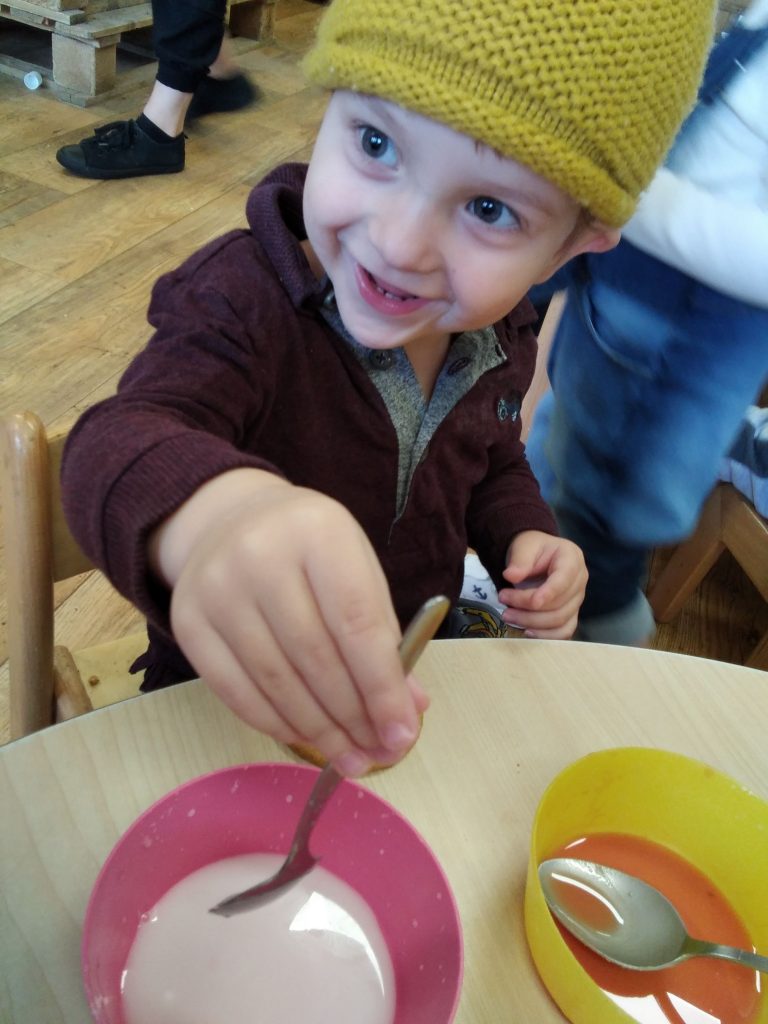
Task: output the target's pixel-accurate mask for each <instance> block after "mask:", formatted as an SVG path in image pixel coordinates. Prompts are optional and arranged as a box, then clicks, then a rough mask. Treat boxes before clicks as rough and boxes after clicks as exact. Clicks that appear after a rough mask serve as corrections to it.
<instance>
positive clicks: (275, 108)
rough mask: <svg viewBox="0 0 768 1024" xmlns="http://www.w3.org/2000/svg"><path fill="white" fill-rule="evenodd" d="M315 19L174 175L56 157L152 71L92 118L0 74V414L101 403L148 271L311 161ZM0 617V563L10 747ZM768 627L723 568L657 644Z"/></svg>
mask: <svg viewBox="0 0 768 1024" xmlns="http://www.w3.org/2000/svg"><path fill="white" fill-rule="evenodd" d="M321 13H322V8H318V7H317V6H316V5H313V4H311V3H308V2H306V0H278V4H277V20H276V39H275V41H274V43H271V44H269V45H265V44H258V43H253V42H251V41H248V40H235V41H234V44H235V50H236V52H238V53H239V56H240V60H241V63H242V64H243V66H244V67H245V68H246V69H247V70H248V71H249V73H251V74H252V75H253V77H254V78H255V79H256V80H257V81H258V83H259V85H260V86H261V88H262V89H263V91H264V100H263V101H262V102H261V103H260V104H259V105H258V106H256V107H253V108H251V109H249V110H246V111H242V112H239V113H236V114H227V115H217V116H216V117H211V118H207V119H204V120H203V121H201V122H200V123H199V125H196V126H195V127H194V128H192V129H190V130H189V132H188V135H189V139H188V142H187V169H186V170H185V171H184V172H183V173H182V174H178V175H166V176H160V177H154V178H144V179H141V178H138V179H130V180H127V181H122V182H120V181H115V182H95V181H86V180H83V179H79V178H75V177H72V176H69V175H68V174H67V173H66V172H65V171H63V170H62V169H61V168H60V167H59V165H58V164H57V163H56V161H55V159H54V154H55V152H56V150H57V149H58V148H59V147H60V146H62V145H65V144H66V143H70V142H77V141H79V140H80V139H81V138H82V137H83V136H85V135H88V134H90V132H91V130H92V127H93V126H94V125H97V124H101V123H104V122H105V121H109V120H114V119H115V118H120V117H126V116H135V114H136V113H137V112H138V111H139V110H140V108H141V106H142V104H143V101H144V99H145V98H146V96H147V94H148V91H149V88H150V85H151V82H152V80H153V76H154V66H153V65H152V64H146V65H144V66H136V67H133V68H132V69H130V70H125V71H123V72H121V74H120V76H119V78H118V88H117V90H116V91H115V92H114V93H113V94H112V96H111V97H110V98H109V99H107V100H106V101H103V102H100V103H97V104H96V105H94V106H91V107H88V108H79V107H74V106H68V105H66V104H64V103H62V102H60V101H58V100H56V99H55V98H53V97H52V96H51V95H50V94H49V93H46V91H45V89H41V90H39V91H37V92H29V91H28V90H27V89H25V88H24V86H23V85H22V83H21V82H20V81H19V80H18V79H14V78H9V77H3V76H0V323H1V324H2V329H1V333H0V410H2V411H3V412H5V411H9V410H12V409H22V408H30V409H34V410H35V411H37V412H38V413H39V414H40V416H41V417H42V419H43V420H44V422H45V423H46V424H47V425H49V426H54V425H60V424H66V423H70V422H71V421H72V420H73V419H74V418H75V417H76V416H77V414H78V413H79V412H80V411H81V410H83V409H85V408H86V407H88V406H89V405H90V404H92V403H93V402H94V401H96V400H97V399H99V398H102V397H103V396H106V395H108V394H110V393H111V392H112V391H113V390H114V388H115V385H116V382H117V379H118V376H119V375H120V373H121V372H122V371H123V369H124V368H125V366H126V364H127V363H128V361H129V360H130V359H131V357H132V356H133V355H134V353H135V352H136V351H137V350H138V349H139V348H140V347H141V346H143V344H144V343H145V342H146V340H147V337H148V329H147V325H146V320H145V313H146V307H147V302H148V298H149V292H150V288H151V286H152V284H153V282H154V281H155V279H156V278H157V277H158V275H160V274H161V273H164V272H165V271H168V270H170V269H172V268H173V267H175V266H176V265H177V264H178V263H179V262H180V261H181V260H182V259H183V258H184V257H185V256H187V255H188V254H189V253H191V252H193V251H194V250H195V249H197V248H199V247H200V245H202V244H203V243H205V242H206V241H208V240H209V239H210V238H212V237H214V236H216V235H218V234H220V233H221V232H223V231H226V230H228V229H230V228H232V227H235V226H238V225H242V224H243V223H244V206H245V200H246V196H247V195H248V192H249V189H250V188H251V187H252V186H253V185H254V184H255V183H256V182H257V181H258V180H259V179H260V178H261V176H262V175H263V174H264V173H265V172H266V171H267V170H268V169H269V168H270V167H272V166H273V165H274V164H276V163H279V162H281V161H285V160H292V159H306V158H307V157H308V155H309V151H310V147H311V141H312V138H313V133H314V130H315V128H316V125H317V123H318V121H319V118H320V115H321V113H322V109H323V106H324V102H325V101H324V98H323V96H322V95H321V94H320V93H319V92H318V91H316V90H314V89H313V88H311V87H307V86H306V85H305V83H304V81H303V78H302V75H301V71H300V69H299V68H298V66H297V65H298V58H299V56H300V55H301V53H302V52H303V51H304V50H305V48H306V46H307V44H308V41H309V39H310V37H311V33H312V29H313V26H314V24H315V22H316V20H317V18H318V17H319V15H320V14H321ZM723 588H726V589H723ZM731 590H735V592H736V594H737V595H741V596H740V597H739V599H738V600H736V599H734V597H733V595H732V593H731V592H730V591H731ZM58 600H59V615H58V626H59V630H60V632H59V636H58V640H59V642H63V643H69V644H71V645H73V646H83V645H87V644H91V643H96V642H98V641H99V640H102V639H109V638H112V637H116V636H119V635H124V634H126V633H129V632H133V631H135V629H136V628H137V624H138V617H137V615H136V613H135V612H133V611H132V610H131V609H130V608H129V607H128V606H127V605H126V604H125V602H123V601H122V600H121V599H119V598H117V597H116V596H114V595H113V593H112V592H111V591H109V589H108V588H107V586H106V584H105V583H104V581H103V580H102V579H101V578H100V577H99V576H98V575H97V574H92V575H91V576H88V577H86V578H84V579H82V580H80V581H76V582H75V583H74V584H71V583H70V584H67V585H66V586H64V587H63V588H62V589H61V591H60V593H59V594H58ZM4 621H5V583H4V572H3V560H2V553H1V552H0V742H2V741H3V740H4V739H5V738H6V737H7V671H6V667H5V657H6V653H5V652H6V647H5V635H4V630H3V628H2V624H3V623H4ZM761 623H762V625H761ZM766 625H768V623H765V609H764V607H763V606H762V605H761V604H760V603H759V602H757V601H756V600H755V597H754V594H753V593H752V594H750V591H749V589H747V588H746V587H745V586H742V583H741V576H740V574H739V573H738V572H733V571H731V572H730V575H729V574H728V571H727V570H726V572H725V575H723V576H722V580H720V577H719V576H717V578H716V580H715V582H714V585H713V587H711V588H710V589H707V590H706V592H705V593H704V596H701V597H699V598H697V599H696V600H695V601H694V602H693V603H692V604H690V606H689V608H688V609H686V611H685V612H684V613H683V616H681V620H680V623H679V624H678V626H677V627H676V628H672V629H670V628H664V629H663V630H662V631H661V632H660V635H659V643H660V644H661V645H663V646H664V647H666V648H667V649H670V650H683V651H686V652H689V653H696V654H704V655H707V656H710V657H717V658H724V659H726V660H734V661H740V660H741V659H742V658H743V655H744V653H745V651H746V650H747V649H748V645H749V643H750V638H751V636H752V634H753V633H754V632H755V630H756V629H760V628H763V629H764V628H766Z"/></svg>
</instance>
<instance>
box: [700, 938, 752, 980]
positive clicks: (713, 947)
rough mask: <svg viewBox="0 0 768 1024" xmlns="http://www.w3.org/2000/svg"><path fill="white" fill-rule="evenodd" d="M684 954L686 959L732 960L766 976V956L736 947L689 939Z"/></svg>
mask: <svg viewBox="0 0 768 1024" xmlns="http://www.w3.org/2000/svg"><path fill="white" fill-rule="evenodd" d="M684 952H685V955H686V956H687V957H688V956H714V957H717V958H718V959H720V960H733V961H734V962H735V963H737V964H742V966H744V967H751V968H752V969H753V970H755V971H761V972H762V973H763V974H768V956H761V955H760V954H759V953H750V952H748V951H747V950H746V949H738V948H737V947H736V946H722V945H720V944H719V943H717V942H704V940H703V939H691V938H689V939H688V940H687V941H686V943H685V950H684Z"/></svg>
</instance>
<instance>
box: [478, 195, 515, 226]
mask: <svg viewBox="0 0 768 1024" xmlns="http://www.w3.org/2000/svg"><path fill="white" fill-rule="evenodd" d="M467 209H468V210H469V212H470V213H471V214H472V216H473V217H477V219H478V220H481V221H482V222H483V223H484V224H496V225H498V226H499V227H504V228H506V227H514V226H516V225H518V224H519V223H520V222H519V219H518V217H517V215H516V214H515V213H513V212H512V210H510V208H509V207H508V206H507V204H506V203H502V202H500V201H499V200H498V199H493V198H491V196H477V197H476V198H475V199H472V200H470V202H469V204H468V205H467Z"/></svg>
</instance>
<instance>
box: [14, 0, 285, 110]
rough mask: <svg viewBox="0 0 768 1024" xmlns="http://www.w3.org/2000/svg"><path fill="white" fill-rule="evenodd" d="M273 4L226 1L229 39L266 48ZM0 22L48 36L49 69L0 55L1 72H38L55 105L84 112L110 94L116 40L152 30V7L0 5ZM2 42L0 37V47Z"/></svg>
mask: <svg viewBox="0 0 768 1024" xmlns="http://www.w3.org/2000/svg"><path fill="white" fill-rule="evenodd" d="M275 2H276V0H229V11H228V24H229V28H230V31H231V32H232V34H233V35H237V36H245V37H246V38H248V39H259V40H262V41H265V42H268V41H270V40H271V38H272V33H273V18H274V6H275ZM0 20H8V21H13V22H17V23H20V24H23V25H28V26H32V27H33V28H36V29H40V30H44V31H47V32H49V33H50V36H51V65H52V66H51V67H48V66H45V65H42V64H35V63H32V62H30V61H26V60H20V59H18V58H17V57H14V56H13V55H11V54H3V53H0V72H2V73H6V74H10V75H14V76H15V77H18V78H23V77H24V75H25V74H26V73H27V72H29V71H37V72H38V73H39V74H40V75H41V76H42V78H43V79H44V81H45V83H46V86H47V87H48V88H50V89H51V90H52V91H53V92H54V93H55V94H56V95H57V96H58V97H59V98H60V99H63V100H66V101H68V102H70V103H74V104H77V105H78V106H88V105H89V104H90V103H93V102H95V101H97V100H99V99H101V98H103V97H104V96H105V95H106V94H107V93H109V92H110V91H111V90H112V89H114V88H115V85H116V80H117V47H118V45H119V44H120V42H121V39H122V38H123V37H124V36H126V35H128V34H129V33H131V32H135V31H137V30H138V29H145V28H148V27H149V26H151V24H152V5H151V4H149V3H144V4H136V3H134V2H130V0H128V2H126V0H40V2H36V0H8V2H7V3H3V2H2V0H0ZM1 45H2V36H0V46H1Z"/></svg>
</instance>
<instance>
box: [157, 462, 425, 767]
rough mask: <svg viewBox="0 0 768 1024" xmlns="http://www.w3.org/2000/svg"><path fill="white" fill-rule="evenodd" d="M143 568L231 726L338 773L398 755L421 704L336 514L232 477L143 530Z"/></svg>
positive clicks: (278, 487) (346, 524)
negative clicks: (298, 747)
mask: <svg viewBox="0 0 768 1024" xmlns="http://www.w3.org/2000/svg"><path fill="white" fill-rule="evenodd" d="M150 561H151V563H152V564H153V567H154V568H155V571H156V572H157V574H158V575H159V576H160V578H161V579H163V581H164V582H165V583H166V584H167V585H169V586H170V587H172V589H173V596H172V601H171V624H172V627H173V631H174V635H175V637H176V640H177V642H178V643H179V646H180V647H181V649H182V650H183V651H184V654H185V655H186V657H187V658H188V659H189V661H190V662H191V663H192V665H194V667H195V670H196V671H197V672H199V674H200V675H201V676H202V677H203V678H204V679H205V681H206V683H207V684H208V685H209V686H210V687H211V689H213V690H214V691H215V692H216V693H217V694H218V696H219V697H220V698H221V699H222V700H223V701H224V703H225V704H227V705H228V706H229V707H230V708H231V709H232V710H233V711H234V712H235V714H237V715H238V716H239V717H240V718H242V719H243V720H244V721H246V722H248V723H249V724H250V725H252V726H253V727H254V728H256V729H259V730H261V731H262V732H266V733H268V734H269V735H271V736H272V737H273V738H274V739H277V740H279V741H281V742H284V743H299V742H303V743H307V742H308V743H310V744H311V745H312V746H313V747H315V748H317V750H318V751H319V752H320V753H321V754H323V755H324V756H325V757H326V758H328V760H330V761H333V763H334V765H335V766H336V767H337V768H338V769H339V770H340V771H341V772H343V773H344V774H347V775H360V774H363V773H364V772H365V771H367V769H368V768H369V767H370V765H371V763H373V762H377V763H380V764H388V763H391V762H394V761H396V760H398V758H399V757H401V756H402V755H403V754H404V753H405V752H406V751H407V750H408V749H409V748H410V746H411V744H412V743H413V742H414V740H415V739H416V737H417V735H418V730H419V720H418V716H419V713H420V712H421V711H423V710H424V709H425V708H426V706H427V703H428V701H427V699H426V697H425V695H424V694H423V691H421V689H420V688H419V686H418V684H417V683H416V681H415V680H414V679H413V678H412V677H409V678H408V680H406V678H405V677H404V675H403V670H402V667H401V664H400V659H399V655H398V650H397V645H398V643H399V640H400V628H399V626H398V622H397V618H396V616H395V612H394V609H393V607H392V602H391V600H390V596H389V588H388V585H387V581H386V578H385V576H384V573H383V571H382V569H381V566H380V565H379V562H378V559H377V558H376V555H375V553H374V551H373V549H372V547H371V545H370V543H369V541H368V539H367V537H366V536H365V534H364V532H363V530H362V529H361V528H360V526H359V525H358V523H357V522H356V520H355V519H354V518H353V517H352V516H351V515H350V514H349V513H348V512H347V510H346V509H345V508H344V507H343V506H341V505H340V504H338V502H336V501H334V500H332V499H331V498H328V497H326V496H325V495H322V494H320V493H318V492H316V491H311V490H307V489H305V488H300V487H294V486H293V485H291V484H289V483H286V481H285V480H283V479H281V478H280V477H277V476H275V475H273V474H271V473H267V472H263V471H261V470H254V469H239V470H233V471H231V472H228V473H225V474H222V475H221V476H219V477H216V478H215V479H214V480H211V481H209V482H208V483H207V484H205V485H204V486H203V487H201V488H200V489H199V490H198V491H197V492H195V494H193V495H192V497H191V498H190V499H189V500H188V501H187V502H186V503H185V504H184V505H182V506H181V508H180V509H179V510H178V511H177V512H176V513H175V514H174V515H173V516H171V517H170V519H168V520H167V521H166V522H165V523H164V524H163V525H162V526H161V527H160V528H159V529H158V530H157V531H155V533H154V534H153V536H152V538H151V540H150Z"/></svg>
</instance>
